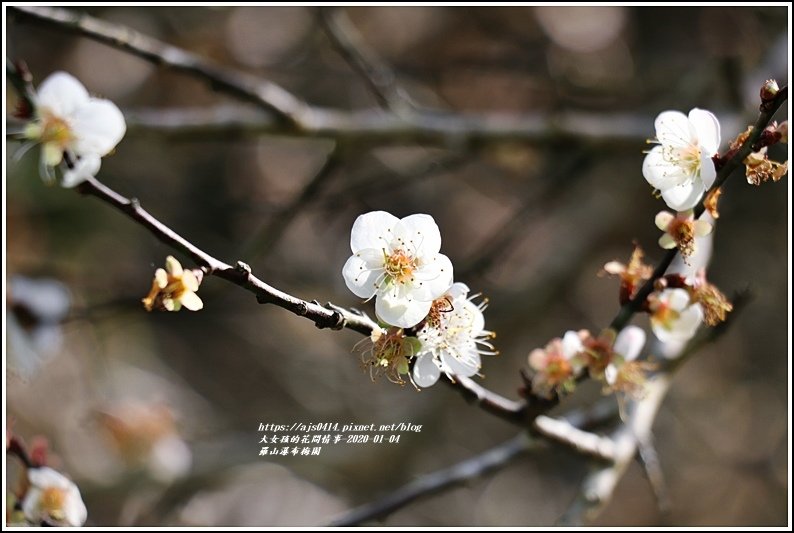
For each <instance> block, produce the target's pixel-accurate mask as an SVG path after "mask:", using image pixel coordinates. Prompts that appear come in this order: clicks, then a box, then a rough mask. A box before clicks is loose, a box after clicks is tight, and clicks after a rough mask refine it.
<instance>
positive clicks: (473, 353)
mask: <svg viewBox="0 0 794 533" xmlns="http://www.w3.org/2000/svg"><path fill="white" fill-rule="evenodd" d="M468 294H469V288H468V287H467V286H466V285H465V284H463V283H455V284H453V285H452V287H450V289H449V291H447V293H446V294H445V295H443V296H442V297H441V298H439V299H437V300H436V301H435V302H433V306H432V309H431V310H430V312H429V314H428V317H427V320H426V321H425V323H424V325H423V326H422V328H421V329H420V330H419V332H418V333H417V334H416V337H417V338H418V339H419V342H421V348H419V350H418V352H417V356H416V362H415V363H414V367H413V372H412V378H413V382H414V384H415V385H416V386H418V387H429V386H431V385H433V384H434V383H435V382H436V381H438V378H439V377H440V376H441V372H444V373H445V374H447V376H449V377H450V378H453V376H463V377H470V376H473V375H475V374H476V373H477V372H479V371H480V366H481V360H480V356H481V355H495V354H496V352H495V351H494V347H493V345H492V344H491V343H490V342H489V339H491V338H493V336H494V334H493V333H492V332H490V331H486V330H485V317H484V316H483V313H482V312H483V309H485V307H486V304H484V303H481V304H475V303H474V302H472V301H471V300H472V299H471V298H469V296H468Z"/></svg>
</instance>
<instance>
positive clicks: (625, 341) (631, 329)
mask: <svg viewBox="0 0 794 533" xmlns="http://www.w3.org/2000/svg"><path fill="white" fill-rule="evenodd" d="M644 346H645V331H643V330H642V329H641V328H639V327H637V326H626V327H625V328H623V329H622V330H621V331H620V333H618V337H617V338H616V339H615V345H614V346H613V347H612V349H613V350H614V351H615V353H617V354H620V355H622V356H623V359H624V360H625V361H633V360H634V359H636V358H637V356H638V355H640V352H641V351H642V349H643V347H644Z"/></svg>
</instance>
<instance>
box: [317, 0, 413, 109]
mask: <svg viewBox="0 0 794 533" xmlns="http://www.w3.org/2000/svg"><path fill="white" fill-rule="evenodd" d="M317 18H318V20H319V21H320V25H321V26H322V27H323V30H325V34H326V35H327V36H328V38H329V39H330V40H331V43H332V44H333V45H334V47H335V48H336V50H337V51H338V52H339V55H341V56H342V58H343V59H344V60H345V62H346V63H347V64H348V65H350V67H351V68H352V69H353V70H354V71H355V72H356V73H358V74H359V76H360V77H361V78H362V79H363V80H364V82H365V83H366V84H367V86H369V88H370V91H371V92H372V94H373V95H375V98H376V99H377V100H378V103H379V104H380V105H381V106H382V107H383V108H385V109H388V110H390V111H392V112H394V113H396V114H398V115H399V114H403V113H406V112H411V110H412V109H413V108H415V107H416V106H415V104H414V103H413V101H412V100H411V97H410V96H409V95H408V93H407V92H405V89H403V88H402V87H401V86H400V85H399V84H398V83H397V76H396V75H395V74H394V71H393V70H392V69H391V68H390V67H389V66H388V65H387V64H386V63H384V62H383V61H381V59H380V58H379V57H378V56H377V55H376V54H375V53H374V52H373V51H372V49H370V48H369V47H368V46H367V45H366V43H365V42H364V40H363V39H362V37H361V34H359V32H358V30H356V27H355V26H354V25H353V21H351V20H350V17H348V16H347V13H345V11H344V10H343V9H341V8H326V7H321V8H319V9H318V10H317Z"/></svg>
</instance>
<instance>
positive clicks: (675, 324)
mask: <svg viewBox="0 0 794 533" xmlns="http://www.w3.org/2000/svg"><path fill="white" fill-rule="evenodd" d="M650 309H651V329H653V333H654V335H656V337H657V338H658V339H659V340H660V341H662V342H686V341H688V340H689V339H691V338H692V337H693V336H694V335H695V333H696V332H697V329H698V328H699V327H700V325H701V324H702V323H703V318H704V315H703V308H702V306H701V305H700V304H699V303H692V301H691V299H690V296H689V292H687V291H686V290H685V289H677V288H676V289H664V290H663V291H662V292H661V293H658V294H656V295H655V296H654V297H652V299H651V303H650Z"/></svg>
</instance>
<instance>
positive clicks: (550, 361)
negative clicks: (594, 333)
mask: <svg viewBox="0 0 794 533" xmlns="http://www.w3.org/2000/svg"><path fill="white" fill-rule="evenodd" d="M587 336H589V333H588V332H586V331H584V330H582V331H573V330H569V331H566V332H565V335H563V337H562V339H560V338H554V339H552V340H551V341H549V343H548V344H546V347H545V348H536V349H534V350H532V352H530V354H529V359H528V362H529V367H530V368H531V369H532V370H533V372H534V374H533V376H532V391H533V392H534V393H535V394H537V395H539V396H543V397H545V398H551V397H552V395H553V394H555V393H556V394H562V393H564V392H570V391H571V390H573V387H574V379H575V377H576V374H577V373H578V372H579V371H580V370H581V369H582V366H583V361H582V358H581V357H580V355H581V354H583V352H584V351H585V346H584V343H583V342H582V340H583V339H584V338H586V337H587Z"/></svg>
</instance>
